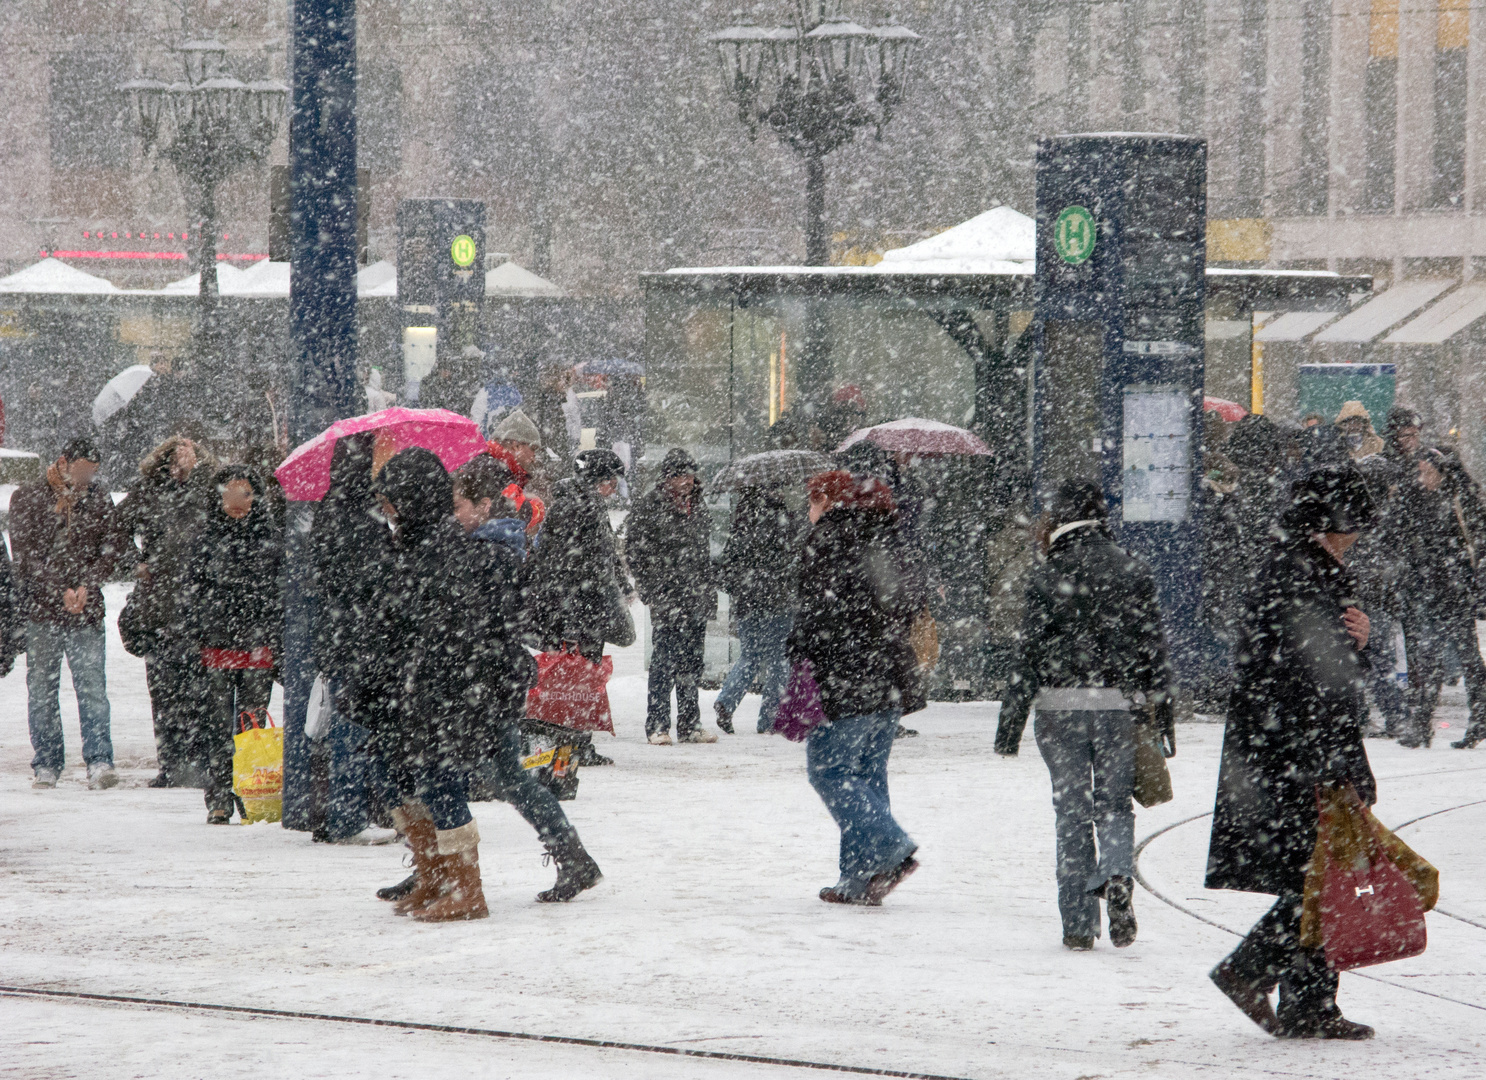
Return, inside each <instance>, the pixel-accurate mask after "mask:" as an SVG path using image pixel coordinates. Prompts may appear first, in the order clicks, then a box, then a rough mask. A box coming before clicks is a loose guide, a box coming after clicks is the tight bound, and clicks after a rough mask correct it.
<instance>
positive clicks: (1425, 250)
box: [0, 0, 1486, 297]
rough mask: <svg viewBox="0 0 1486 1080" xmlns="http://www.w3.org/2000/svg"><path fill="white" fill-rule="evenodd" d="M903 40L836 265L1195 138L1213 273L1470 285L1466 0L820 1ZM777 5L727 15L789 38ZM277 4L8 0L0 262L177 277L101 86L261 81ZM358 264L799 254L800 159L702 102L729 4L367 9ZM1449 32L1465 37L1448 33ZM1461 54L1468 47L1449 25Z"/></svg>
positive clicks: (1479, 200) (1474, 234)
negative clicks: (222, 49)
mask: <svg viewBox="0 0 1486 1080" xmlns="http://www.w3.org/2000/svg"><path fill="white" fill-rule="evenodd" d="M843 9H844V11H845V12H846V13H848V14H851V15H852V16H853V17H855V18H857V19H858V20H859V21H862V22H867V23H874V22H882V21H885V20H886V19H887V18H888V17H890V16H893V15H896V17H898V18H899V19H900V20H901V21H902V22H904V23H905V24H906V25H909V26H911V27H912V28H913V29H915V30H916V31H917V32H919V33H920V34H921V35H922V37H923V45H922V47H921V48H920V50H919V51H918V54H917V55H916V57H915V59H914V70H913V74H912V82H911V84H910V86H909V90H908V100H907V102H906V104H905V105H904V106H903V107H902V109H901V110H900V111H899V112H898V114H897V115H896V116H895V118H894V120H893V121H892V123H891V124H890V125H888V127H887V128H886V129H885V131H884V132H883V136H882V139H881V141H877V140H875V139H874V138H872V136H871V135H870V134H861V135H859V136H858V138H857V140H856V141H854V142H853V143H851V144H849V145H848V146H846V147H844V148H842V149H841V150H840V151H838V152H837V153H835V154H834V155H832V157H831V159H830V161H829V166H828V184H829V195H828V217H829V220H830V222H831V224H832V227H833V229H834V230H835V234H836V236H835V247H836V257H837V258H840V259H850V258H866V259H869V260H870V259H871V258H873V257H874V256H873V253H874V252H876V251H880V250H882V249H884V248H886V247H891V246H897V245H899V244H902V243H905V242H907V241H910V240H912V239H915V238H917V237H920V236H923V235H927V234H929V233H932V232H934V231H936V230H938V229H941V228H944V227H946V226H948V225H951V224H953V223H955V222H957V221H961V220H964V219H965V218H968V217H970V216H972V215H974V214H975V213H977V212H979V211H982V210H984V209H986V208H988V207H989V206H992V205H995V204H996V203H999V202H1005V203H1009V204H1010V205H1012V206H1015V207H1018V208H1020V209H1022V210H1029V209H1030V207H1031V195H1032V143H1033V140H1034V139H1035V137H1036V136H1037V135H1039V134H1045V133H1052V132H1065V131H1075V130H1095V131H1097V130H1137V131H1138V130H1166V131H1178V132H1182V133H1200V134H1205V135H1206V136H1207V137H1208V138H1209V139H1210V141H1211V153H1210V163H1211V165H1210V175H1209V185H1210V187H1209V201H1210V208H1211V214H1212V217H1213V218H1214V219H1215V221H1216V224H1215V225H1214V227H1213V229H1212V255H1213V258H1214V260H1215V261H1218V262H1225V261H1226V262H1233V263H1241V264H1248V265H1265V266H1278V267H1308V268H1322V267H1324V268H1329V269H1333V270H1338V271H1342V272H1347V273H1358V272H1365V273H1372V274H1374V275H1375V276H1376V277H1377V278H1378V279H1379V284H1380V285H1381V284H1386V283H1388V282H1392V281H1397V280H1400V279H1402V278H1406V277H1410V276H1419V275H1436V276H1437V275H1446V276H1450V277H1454V278H1456V279H1466V278H1469V277H1471V276H1473V275H1474V273H1475V272H1476V271H1477V270H1478V269H1481V268H1482V266H1483V265H1486V264H1483V262H1482V260H1486V215H1483V210H1486V187H1483V185H1486V169H1483V162H1482V157H1483V154H1486V146H1483V140H1482V139H1481V138H1480V135H1479V131H1480V127H1481V123H1480V121H1481V117H1482V108H1483V104H1486V82H1483V80H1482V79H1481V78H1480V77H1479V74H1478V73H1479V72H1480V71H1481V70H1482V49H1483V38H1482V35H1481V34H1480V33H1479V32H1478V31H1479V28H1478V26H1476V25H1475V24H1474V23H1476V22H1479V21H1480V17H1481V13H1480V11H1479V10H1477V11H1472V10H1471V7H1470V4H1469V0H1414V2H1411V3H1409V4H1402V3H1401V2H1400V0H958V2H950V0H915V2H913V3H911V4H908V5H906V6H905V5H894V4H889V3H886V2H882V0H843ZM789 10H790V5H787V4H785V3H784V2H783V0H776V2H774V3H768V2H764V3H760V4H758V5H756V6H755V8H754V9H752V10H751V11H750V14H751V15H752V16H753V17H754V18H755V19H756V20H757V21H759V22H779V21H784V20H785V19H786V18H787V17H788V11H789ZM288 12H289V5H288V4H287V3H286V2H285V0H10V2H9V3H7V4H5V5H4V6H3V9H0V26H3V31H4V40H5V42H6V44H5V46H4V48H5V54H6V62H5V63H4V64H3V65H0V90H3V93H4V99H5V101H6V102H7V112H6V116H5V119H4V121H3V123H0V271H3V272H9V271H11V270H15V269H18V268H19V267H21V266H24V265H26V264H28V263H30V262H33V261H35V259H36V258H37V256H38V254H39V253H40V252H42V251H48V252H53V251H55V252H62V253H70V254H64V255H63V257H64V258H67V259H70V260H72V261H75V262H76V264H77V265H80V266H83V267H84V268H86V269H88V270H89V271H90V272H94V273H101V274H103V275H104V276H106V277H109V278H110V279H111V280H113V281H115V282H116V283H118V284H120V285H135V284H150V283H153V284H159V283H160V282H162V281H164V280H170V279H171V278H174V277H180V276H184V275H185V274H187V273H189V272H190V271H189V268H188V267H187V265H186V263H185V262H183V261H182V260H183V258H184V256H186V254H187V250H188V248H189V246H190V245H189V244H187V243H185V242H183V241H181V240H180V237H181V236H182V234H188V233H189V231H190V229H191V228H192V227H193V226H192V222H191V220H190V218H191V210H190V203H189V201H188V200H187V198H186V197H185V195H184V193H183V192H181V190H180V188H179V185H178V184H177V182H176V180H175V177H174V175H173V174H172V173H171V171H170V169H169V167H168V166H166V165H164V164H163V163H161V162H159V161H157V160H156V159H154V158H153V157H151V158H145V157H142V156H141V154H140V151H139V148H138V144H137V141H136V140H135V139H134V137H133V136H132V133H131V128H130V123H129V116H128V113H127V103H126V101H125V100H124V98H123V96H122V95H120V94H118V93H117V92H116V91H115V90H114V88H115V87H116V86H117V85H118V84H119V83H121V82H123V81H125V80H126V79H128V78H131V77H133V76H134V75H136V74H149V75H152V76H154V77H163V78H174V77H178V76H177V71H178V66H177V65H176V63H175V61H174V60H173V58H172V55H171V53H170V47H171V46H172V45H173V44H175V43H178V42H180V41H182V40H186V39H188V38H191V37H205V36H212V35H215V36H217V37H219V38H220V39H221V40H222V41H224V42H225V43H226V44H227V45H228V47H229V49H230V54H229V60H230V66H231V67H232V69H233V71H234V73H235V74H237V75H238V76H239V77H240V78H243V79H251V78H263V77H272V78H279V79H286V63H287V57H286V54H285V42H286V39H287V18H288ZM358 18H359V30H360V37H359V52H358V66H359V90H358V125H359V128H358V140H359V147H360V166H361V168H363V169H366V170H368V171H369V173H370V180H371V184H370V188H369V191H370V201H371V206H370V210H369V215H368V217H369V226H370V228H369V241H370V251H369V253H368V257H369V258H370V259H373V260H375V259H376V258H381V257H385V256H388V255H390V254H391V253H392V251H393V247H394V244H393V240H394V232H395V226H394V222H395V214H396V206H397V200H398V199H399V198H402V197H405V196H424V195H439V194H450V195H459V196H464V197H476V198H482V199H485V200H486V201H487V203H488V204H489V207H490V211H489V215H488V220H489V221H490V222H491V223H492V224H491V226H490V235H489V245H488V246H489V248H490V249H491V250H500V251H508V252H510V253H511V254H512V255H513V256H514V257H515V258H516V259H517V260H518V261H519V262H521V263H523V264H524V265H527V266H529V267H531V268H532V269H533V270H535V271H536V272H537V273H539V274H542V275H543V276H546V277H550V278H551V279H552V280H554V281H556V282H557V283H558V284H560V285H562V286H563V287H564V288H566V289H568V290H569V291H570V292H572V293H574V294H576V295H596V296H614V297H622V296H627V295H635V294H636V292H637V283H636V275H637V274H638V273H639V272H642V271H647V270H656V269H662V268H665V267H667V266H672V265H705V264H750V263H755V264H756V263H766V264H767V263H780V262H794V261H799V259H800V258H801V257H802V254H803V249H804V238H803V227H802V211H803V202H804V168H803V164H802V163H801V162H800V161H798V160H797V159H795V158H794V157H793V156H792V155H791V154H790V153H789V151H787V150H785V149H784V148H782V147H781V146H780V145H779V144H778V143H777V141H775V140H774V139H773V138H772V137H771V136H770V135H769V134H768V133H767V131H764V132H762V133H761V134H760V135H759V136H758V137H757V138H756V140H754V141H750V140H749V139H748V137H747V134H746V132H745V131H744V129H743V127H742V125H741V124H739V123H738V121H737V118H736V113H735V110H734V109H733V107H732V106H731V105H730V104H729V103H728V102H727V101H726V100H725V97H724V95H723V93H722V86H721V80H720V79H719V78H718V71H717V66H716V63H715V60H714V57H713V56H712V55H711V53H710V51H709V50H708V48H707V47H706V46H705V45H704V44H703V40H702V39H703V37H704V35H705V34H706V33H708V32H709V31H712V30H715V29H718V28H721V27H723V26H725V25H727V24H729V23H730V22H732V21H734V20H735V18H736V15H735V0H726V2H724V0H686V2H682V0H585V2H580V0H531V2H527V3H520V4H512V3H499V4H498V3H494V2H492V0H362V2H361V3H360V4H359V12H358ZM1473 20H1474V21H1473ZM1473 31H1477V32H1473ZM284 155H285V148H284V145H283V137H282V136H281V138H280V142H279V145H278V146H276V147H275V148H274V151H273V154H272V155H271V157H270V159H268V160H266V161H264V162H263V163H261V164H259V165H256V166H252V167H248V168H245V169H243V170H242V172H241V173H240V174H239V175H238V176H236V177H235V178H234V179H233V180H232V181H231V182H230V183H229V184H228V185H227V187H226V188H225V190H223V192H222V193H221V195H220V197H219V204H220V207H221V210H222V220H221V221H220V223H219V227H220V229H221V231H222V234H223V237H222V239H221V240H220V241H219V247H220V250H221V251H222V252H223V254H225V255H227V256H228V257H229V258H230V257H234V256H262V255H264V254H266V253H267V251H268V244H269V235H268V234H269V217H270V171H269V167H270V166H271V165H272V164H274V163H279V164H282V163H283V161H284Z"/></svg>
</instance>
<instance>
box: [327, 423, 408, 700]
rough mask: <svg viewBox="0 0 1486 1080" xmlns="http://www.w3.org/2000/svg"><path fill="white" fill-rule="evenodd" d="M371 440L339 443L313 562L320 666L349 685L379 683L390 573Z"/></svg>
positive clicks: (386, 532)
mask: <svg viewBox="0 0 1486 1080" xmlns="http://www.w3.org/2000/svg"><path fill="white" fill-rule="evenodd" d="M371 463H372V440H371V439H370V438H364V437H362V436H359V435H352V436H349V437H347V438H344V439H341V440H340V441H338V442H337V443H336V447H335V453H334V455H333V456H332V458H331V463H330V489H329V490H328V491H327V492H326V494H325V498H324V499H322V500H321V501H320V505H319V506H317V507H316V508H315V521H314V525H313V526H312V527H311V529H310V557H311V560H312V564H313V566H314V572H315V601H316V603H315V624H314V643H313V648H314V657H315V667H316V669H317V670H318V671H320V672H322V673H324V674H325V675H327V676H329V677H331V678H334V679H339V680H342V681H343V682H345V683H346V684H347V686H348V687H352V688H353V689H354V686H353V684H356V683H365V684H369V685H377V684H379V683H380V682H381V681H382V680H379V679H378V678H377V677H376V672H377V671H379V670H385V668H386V665H385V663H384V662H383V661H384V657H383V654H382V650H381V649H380V648H379V646H378V643H377V633H376V630H377V628H376V626H375V610H376V590H377V587H378V578H379V577H380V576H381V575H383V574H387V573H390V572H391V567H390V562H391V560H392V557H393V550H392V530H391V529H389V528H388V527H387V523H386V521H384V520H383V519H382V518H381V517H380V516H378V514H377V512H376V502H375V499H374V496H373V494H372V475H371Z"/></svg>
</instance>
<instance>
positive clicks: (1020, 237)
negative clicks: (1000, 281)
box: [877, 206, 1037, 274]
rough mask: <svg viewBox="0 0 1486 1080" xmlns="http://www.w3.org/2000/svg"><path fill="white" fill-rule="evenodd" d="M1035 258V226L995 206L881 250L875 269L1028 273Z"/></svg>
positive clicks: (1033, 222)
mask: <svg viewBox="0 0 1486 1080" xmlns="http://www.w3.org/2000/svg"><path fill="white" fill-rule="evenodd" d="M1036 260H1037V223H1036V222H1035V221H1033V220H1032V219H1031V218H1029V217H1028V216H1027V215H1026V214H1019V213H1017V212H1016V211H1015V210H1013V209H1012V208H1011V207H1009V206H998V207H996V208H995V209H994V210H987V211H986V212H985V213H984V214H977V215H976V216H975V217H973V218H971V219H970V220H969V221H962V222H960V224H958V225H955V226H953V227H952V228H948V229H945V230H944V231H943V232H942V233H938V234H936V235H934V236H931V237H929V238H928V239H927V240H920V241H919V242H918V243H916V244H909V245H908V246H907V247H900V248H894V249H892V250H891V251H885V252H883V255H882V262H880V263H878V264H877V265H878V266H880V267H882V268H883V269H884V271H885V272H888V273H920V274H1030V273H1033V272H1034V271H1035V270H1036V267H1037V262H1036Z"/></svg>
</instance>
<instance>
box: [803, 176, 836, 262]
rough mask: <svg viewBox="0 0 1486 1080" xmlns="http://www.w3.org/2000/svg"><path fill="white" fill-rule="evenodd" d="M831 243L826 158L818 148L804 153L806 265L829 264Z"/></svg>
mask: <svg viewBox="0 0 1486 1080" xmlns="http://www.w3.org/2000/svg"><path fill="white" fill-rule="evenodd" d="M830 261H831V246H830V244H829V242H828V241H827V240H826V159H825V155H824V154H822V153H821V152H820V151H819V150H815V149H811V150H809V151H807V152H806V154H805V265H806V266H827V265H829V264H830Z"/></svg>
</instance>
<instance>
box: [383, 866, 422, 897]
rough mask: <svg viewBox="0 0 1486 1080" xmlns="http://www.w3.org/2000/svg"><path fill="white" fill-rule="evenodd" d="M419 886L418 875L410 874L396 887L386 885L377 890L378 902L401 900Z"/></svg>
mask: <svg viewBox="0 0 1486 1080" xmlns="http://www.w3.org/2000/svg"><path fill="white" fill-rule="evenodd" d="M417 886H418V875H417V874H416V873H413V874H409V875H408V876H407V877H405V878H403V879H402V880H401V881H399V882H398V883H397V884H396V885H384V886H382V887H381V888H380V889H378V890H377V899H378V900H401V899H402V898H403V897H404V896H407V895H408V893H410V892H412V891H413V890H414V889H415V888H417Z"/></svg>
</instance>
